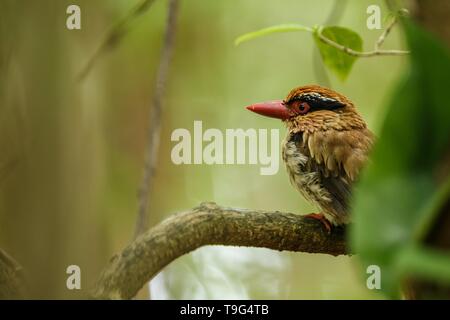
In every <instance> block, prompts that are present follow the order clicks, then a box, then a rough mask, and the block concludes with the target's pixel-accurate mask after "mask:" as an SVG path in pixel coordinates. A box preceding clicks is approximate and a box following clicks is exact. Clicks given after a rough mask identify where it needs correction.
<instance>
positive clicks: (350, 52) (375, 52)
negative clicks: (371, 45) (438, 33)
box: [317, 28, 409, 58]
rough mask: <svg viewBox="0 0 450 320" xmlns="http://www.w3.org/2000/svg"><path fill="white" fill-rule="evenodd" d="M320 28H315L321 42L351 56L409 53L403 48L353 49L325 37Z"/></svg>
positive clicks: (362, 56)
mask: <svg viewBox="0 0 450 320" xmlns="http://www.w3.org/2000/svg"><path fill="white" fill-rule="evenodd" d="M321 29H322V28H320V29H319V30H317V35H318V37H319V39H320V40H321V41H322V42H324V43H326V44H328V45H330V46H332V47H334V48H336V49H338V50H340V51H342V52H344V53H346V54H348V55H350V56H353V57H358V58H368V57H374V56H403V55H407V54H409V51H405V50H373V51H365V52H364V51H355V50H353V49H351V48H349V47H346V46H343V45H341V44H339V43H337V42H335V41H333V40H331V39H329V38H327V37H325V36H324V35H323V34H322V30H321Z"/></svg>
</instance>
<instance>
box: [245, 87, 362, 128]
mask: <svg viewBox="0 0 450 320" xmlns="http://www.w3.org/2000/svg"><path fill="white" fill-rule="evenodd" d="M247 109H248V110H250V111H253V112H256V113H258V114H261V115H263V116H267V117H272V118H277V119H281V120H282V121H284V122H285V123H286V125H287V127H288V129H289V130H290V131H294V132H296V131H297V132H298V131H309V132H314V131H315V130H327V129H336V130H345V129H349V128H364V127H365V126H366V125H365V123H364V120H363V119H362V118H361V116H360V115H359V114H358V112H357V111H356V108H355V106H354V104H353V103H352V102H351V101H350V100H349V99H347V98H346V97H345V96H343V95H341V94H339V93H337V92H336V91H333V90H331V89H328V88H325V87H321V86H318V85H308V86H302V87H298V88H295V89H293V90H291V92H290V93H289V94H288V95H287V97H286V98H285V99H284V100H274V101H268V102H262V103H255V104H252V105H250V106H248V107H247Z"/></svg>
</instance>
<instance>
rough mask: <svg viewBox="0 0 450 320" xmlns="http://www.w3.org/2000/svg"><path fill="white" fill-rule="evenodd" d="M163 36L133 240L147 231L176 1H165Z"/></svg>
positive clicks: (172, 43)
mask: <svg viewBox="0 0 450 320" xmlns="http://www.w3.org/2000/svg"><path fill="white" fill-rule="evenodd" d="M168 6H169V7H168V8H169V9H168V16H167V24H166V32H165V35H164V44H163V48H162V53H161V59H160V62H159V68H158V73H157V76H156V87H155V92H154V95H153V100H152V103H151V105H150V119H149V129H148V144H147V151H146V159H145V164H144V174H143V177H142V182H141V185H140V188H139V191H138V206H139V207H138V216H137V220H136V227H135V233H134V235H135V237H137V236H138V235H139V234H141V233H142V232H144V231H145V230H146V229H147V223H148V213H147V211H148V204H149V194H150V189H151V185H152V180H153V177H154V175H155V170H156V163H157V160H158V150H159V143H160V134H161V113H162V99H163V96H164V92H165V88H166V83H167V78H168V72H169V66H170V60H171V57H172V53H173V47H174V42H175V30H176V22H177V16H178V8H179V1H178V0H169V5H168Z"/></svg>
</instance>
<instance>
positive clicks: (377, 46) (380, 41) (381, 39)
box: [375, 17, 397, 51]
mask: <svg viewBox="0 0 450 320" xmlns="http://www.w3.org/2000/svg"><path fill="white" fill-rule="evenodd" d="M396 23H397V17H394V18H393V19H392V21H391V22H390V23H389V24H388V26H387V27H386V29H384V31H383V33H382V34H381V35H380V37H379V38H378V40H377V42H375V51H376V50H378V49H380V47H381V46H382V45H383V43H384V40H386V37H387V36H388V35H389V33H390V32H391V30H392V28H393V27H394V26H395V24H396Z"/></svg>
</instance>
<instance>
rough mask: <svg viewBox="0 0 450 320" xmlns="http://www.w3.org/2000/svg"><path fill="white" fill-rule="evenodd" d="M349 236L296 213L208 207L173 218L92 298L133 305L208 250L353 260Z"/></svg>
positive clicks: (117, 261) (109, 273)
mask: <svg viewBox="0 0 450 320" xmlns="http://www.w3.org/2000/svg"><path fill="white" fill-rule="evenodd" d="M345 230H346V228H345V227H334V228H333V230H332V231H331V233H328V232H327V231H325V228H324V227H323V225H322V223H321V222H320V221H318V220H315V219H310V218H306V217H304V216H301V215H297V214H292V213H285V212H278V211H263V210H247V209H236V208H228V207H222V206H219V205H217V204H215V203H202V204H201V205H200V206H198V207H196V208H194V209H191V210H189V211H187V212H183V213H179V214H175V215H173V216H171V217H169V218H168V219H166V220H165V221H163V222H162V223H160V224H159V225H157V226H155V227H153V228H152V229H150V230H148V231H147V232H146V233H144V234H142V235H141V236H140V237H139V238H137V239H136V240H135V241H134V242H133V243H131V244H130V245H128V246H127V247H126V248H125V249H124V250H123V251H122V252H121V253H119V254H118V255H116V256H114V257H113V258H112V259H111V260H110V263H109V265H108V266H106V267H105V269H104V271H103V272H102V274H101V276H100V279H99V280H98V282H97V284H96V286H95V288H94V291H93V293H92V296H93V297H94V298H96V299H131V298H133V297H134V296H135V295H136V293H137V292H138V291H139V289H140V288H141V287H142V286H143V285H144V284H145V283H147V282H148V281H150V280H151V279H152V278H153V277H154V276H155V275H156V274H157V273H158V272H160V271H161V270H162V269H163V268H164V267H165V266H166V265H168V264H169V263H170V262H172V261H173V260H175V259H176V258H178V257H181V256H182V255H184V254H186V253H189V252H191V251H193V250H195V249H197V248H200V247H202V246H205V245H228V246H247V247H260V248H269V249H273V250H279V251H283V250H288V251H295V252H308V253H323V254H330V255H333V256H337V255H343V254H349V250H348V248H347V243H346V233H345Z"/></svg>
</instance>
